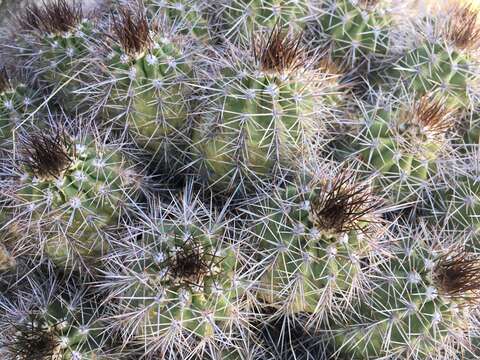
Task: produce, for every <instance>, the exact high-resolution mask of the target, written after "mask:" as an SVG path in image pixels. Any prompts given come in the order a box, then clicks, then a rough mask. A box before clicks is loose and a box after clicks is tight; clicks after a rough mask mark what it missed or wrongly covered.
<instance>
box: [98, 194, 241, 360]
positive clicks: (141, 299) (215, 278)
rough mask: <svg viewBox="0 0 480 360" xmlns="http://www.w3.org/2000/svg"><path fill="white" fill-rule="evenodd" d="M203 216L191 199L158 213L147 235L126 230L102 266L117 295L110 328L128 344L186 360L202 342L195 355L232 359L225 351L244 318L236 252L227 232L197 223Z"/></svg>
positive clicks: (215, 224)
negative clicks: (117, 330)
mask: <svg viewBox="0 0 480 360" xmlns="http://www.w3.org/2000/svg"><path fill="white" fill-rule="evenodd" d="M186 197H187V198H188V194H186ZM199 210H200V211H201V210H202V209H201V207H198V206H197V205H196V204H195V201H194V202H193V203H189V202H188V200H187V199H185V201H183V205H182V204H179V203H174V204H172V205H169V206H166V208H165V209H162V208H160V209H159V210H158V214H156V215H153V216H150V218H151V219H152V220H151V221H149V222H148V223H147V222H146V223H145V224H146V225H147V226H148V227H147V228H146V229H142V228H141V227H138V228H132V229H129V230H128V232H127V235H126V236H125V237H121V239H120V240H119V241H117V242H116V244H115V246H114V249H113V252H111V253H109V254H108V255H107V256H106V258H105V261H106V263H107V270H106V271H105V276H104V278H103V280H102V281H101V285H102V286H105V287H107V288H108V287H112V286H113V287H115V291H114V292H113V293H112V300H114V302H113V303H114V304H115V305H114V306H115V307H117V308H118V309H117V310H116V313H118V315H117V316H116V317H115V319H113V324H112V327H114V328H116V327H122V328H124V331H123V332H124V338H125V339H127V340H133V342H134V343H136V344H138V345H139V346H140V347H143V348H145V351H146V353H147V354H158V353H161V354H165V353H167V354H168V353H171V352H172V351H173V352H174V353H175V352H176V353H178V354H182V353H184V352H185V351H186V350H187V349H188V348H189V346H191V345H190V342H191V341H193V339H194V338H199V339H201V340H200V341H201V342H205V344H204V345H203V346H202V349H200V348H199V349H197V350H193V351H198V352H205V353H206V354H210V356H212V357H211V358H216V357H214V356H215V355H214V354H216V353H217V352H219V353H222V354H223V355H222V356H227V355H226V353H227V352H226V351H227V350H228V349H226V348H224V346H223V343H225V344H229V343H231V342H232V341H233V334H232V331H233V328H235V322H236V320H235V317H240V316H241V312H240V310H241V308H240V306H241V301H240V298H241V295H242V279H241V278H240V275H239V268H240V263H239V260H238V258H237V251H238V250H236V249H235V247H232V246H231V245H229V244H228V243H227V240H228V239H227V237H226V236H225V235H226V229H225V228H224V227H223V226H224V225H225V224H222V222H221V221H220V220H219V219H211V218H210V219H208V218H207V219H206V222H204V221H200V222H199V220H200V219H201V218H204V216H205V215H203V216H202V215H201V214H200V212H199ZM177 211H178V214H181V215H180V216H178V217H175V219H176V220H174V221H172V220H169V218H170V217H171V216H172V214H169V213H170V212H173V213H177ZM197 219H198V220H197ZM134 238H136V240H134ZM132 314H135V315H134V316H132ZM234 314H235V316H234V317H233V315H234ZM240 320H241V319H240ZM237 321H238V320H237Z"/></svg>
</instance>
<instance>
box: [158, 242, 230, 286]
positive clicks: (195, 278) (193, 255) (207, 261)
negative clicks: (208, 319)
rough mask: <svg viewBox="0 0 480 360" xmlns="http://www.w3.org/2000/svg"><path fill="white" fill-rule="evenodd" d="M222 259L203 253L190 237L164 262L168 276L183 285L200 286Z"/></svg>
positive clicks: (201, 248)
mask: <svg viewBox="0 0 480 360" xmlns="http://www.w3.org/2000/svg"><path fill="white" fill-rule="evenodd" d="M222 260H223V259H222V258H220V257H218V256H216V255H215V254H210V253H208V252H206V251H204V249H203V246H202V244H200V243H198V242H197V240H196V239H195V238H194V237H193V236H190V237H188V239H187V240H185V241H184V242H183V244H182V245H181V246H180V248H179V249H178V251H176V253H175V254H174V255H172V256H171V257H169V258H167V259H166V260H165V264H166V266H167V268H168V274H169V276H170V277H172V278H173V279H174V280H175V281H178V282H180V283H182V284H184V285H193V286H200V287H201V286H202V283H203V278H204V277H205V276H209V275H212V274H213V271H214V270H213V267H215V266H216V265H218V264H219V263H220V262H221V261H222Z"/></svg>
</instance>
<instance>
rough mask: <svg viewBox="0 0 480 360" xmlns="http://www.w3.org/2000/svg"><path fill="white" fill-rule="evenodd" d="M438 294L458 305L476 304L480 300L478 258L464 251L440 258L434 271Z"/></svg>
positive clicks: (479, 267)
mask: <svg viewBox="0 0 480 360" xmlns="http://www.w3.org/2000/svg"><path fill="white" fill-rule="evenodd" d="M434 281H435V283H436V285H437V287H438V289H439V293H440V294H441V295H443V296H446V297H449V298H451V299H452V300H454V301H455V302H457V303H460V304H463V305H465V304H467V305H469V304H478V303H479V300H480V258H479V257H478V256H477V255H475V254H473V253H468V252H466V251H464V250H460V251H453V252H448V253H446V254H445V255H443V256H441V257H440V258H439V259H438V260H437V263H436V266H435V269H434Z"/></svg>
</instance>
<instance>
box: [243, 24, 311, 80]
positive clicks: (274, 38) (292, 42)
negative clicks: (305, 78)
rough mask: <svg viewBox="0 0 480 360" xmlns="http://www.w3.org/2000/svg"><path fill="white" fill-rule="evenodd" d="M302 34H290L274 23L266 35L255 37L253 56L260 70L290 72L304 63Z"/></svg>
mask: <svg viewBox="0 0 480 360" xmlns="http://www.w3.org/2000/svg"><path fill="white" fill-rule="evenodd" d="M302 37H303V35H302V34H296V35H291V34H288V33H286V32H284V31H283V30H282V27H281V26H280V25H278V23H277V24H276V25H275V27H274V28H273V29H272V30H271V31H270V33H269V34H268V36H265V35H264V36H261V37H259V38H257V40H256V41H255V43H254V44H253V46H252V48H253V56H254V58H255V61H256V63H257V64H258V65H259V67H260V70H261V71H264V72H272V73H278V74H283V73H292V72H295V71H297V70H299V69H301V68H303V67H305V65H306V56H305V49H304V47H303V46H302Z"/></svg>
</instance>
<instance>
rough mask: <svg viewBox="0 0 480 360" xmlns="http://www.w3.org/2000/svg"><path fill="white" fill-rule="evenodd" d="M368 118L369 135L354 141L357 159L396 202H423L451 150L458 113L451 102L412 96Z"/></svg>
mask: <svg viewBox="0 0 480 360" xmlns="http://www.w3.org/2000/svg"><path fill="white" fill-rule="evenodd" d="M405 100H406V101H405ZM405 103H407V104H406V105H404V104H405ZM364 117H365V120H362V121H365V124H364V125H363V129H362V130H361V133H360V135H356V139H355V140H354V146H355V147H356V148H357V149H358V150H357V152H356V154H358V155H359V157H360V158H361V160H362V162H363V163H364V164H365V165H366V166H367V167H368V168H369V169H371V170H370V171H374V172H377V173H378V174H379V176H378V180H377V183H378V184H379V185H378V186H379V188H382V189H385V190H387V191H388V192H389V193H390V194H391V197H392V198H394V199H395V201H397V202H398V201H399V200H400V199H401V200H403V201H409V200H412V199H413V198H416V197H418V195H419V193H421V192H422V191H423V190H424V189H425V187H426V186H427V184H428V181H430V180H431V178H432V177H434V176H435V174H436V173H437V165H436V164H437V160H438V159H439V158H440V157H441V154H442V153H444V152H445V151H447V149H448V146H449V144H448V142H447V141H446V134H447V132H448V131H449V130H450V129H451V128H452V127H453V113H452V112H451V111H450V110H449V109H448V108H447V106H446V104H445V101H443V100H442V99H437V98H434V97H428V96H424V97H422V98H420V99H419V100H414V97H413V99H412V96H409V98H407V99H401V100H400V101H398V103H396V102H389V103H388V104H387V107H385V108H382V107H380V106H379V105H377V106H375V107H371V108H370V110H366V111H365V114H364Z"/></svg>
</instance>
